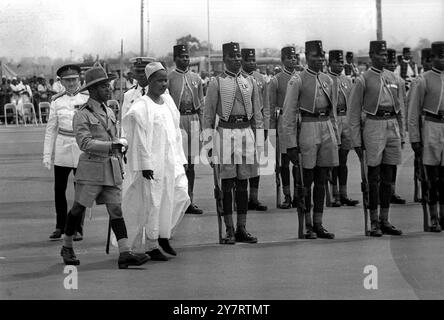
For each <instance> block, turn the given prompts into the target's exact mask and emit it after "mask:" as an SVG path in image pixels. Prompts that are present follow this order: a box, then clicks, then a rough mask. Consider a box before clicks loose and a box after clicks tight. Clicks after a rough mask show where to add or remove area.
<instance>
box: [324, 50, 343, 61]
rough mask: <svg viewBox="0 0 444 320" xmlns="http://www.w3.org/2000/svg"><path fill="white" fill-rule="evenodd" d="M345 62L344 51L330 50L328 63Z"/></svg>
mask: <svg viewBox="0 0 444 320" xmlns="http://www.w3.org/2000/svg"><path fill="white" fill-rule="evenodd" d="M333 60H336V61H344V51H342V50H330V51H329V52H328V61H333Z"/></svg>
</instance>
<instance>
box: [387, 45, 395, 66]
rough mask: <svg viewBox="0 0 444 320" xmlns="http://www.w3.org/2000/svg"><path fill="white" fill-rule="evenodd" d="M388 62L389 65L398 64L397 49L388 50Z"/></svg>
mask: <svg viewBox="0 0 444 320" xmlns="http://www.w3.org/2000/svg"><path fill="white" fill-rule="evenodd" d="M387 62H388V63H396V62H397V58H396V50H395V49H391V48H389V49H387Z"/></svg>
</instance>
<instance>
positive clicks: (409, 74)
mask: <svg viewBox="0 0 444 320" xmlns="http://www.w3.org/2000/svg"><path fill="white" fill-rule="evenodd" d="M394 72H395V74H396V75H398V76H400V77H401V78H402V79H404V81H405V84H406V91H408V90H409V88H410V83H411V82H412V80H413V79H414V78H416V77H417V76H418V65H417V64H416V63H415V62H414V61H413V60H412V53H411V51H410V48H408V47H406V48H403V49H402V59H401V62H400V64H399V66H398V67H397V68H396V69H395V71H394Z"/></svg>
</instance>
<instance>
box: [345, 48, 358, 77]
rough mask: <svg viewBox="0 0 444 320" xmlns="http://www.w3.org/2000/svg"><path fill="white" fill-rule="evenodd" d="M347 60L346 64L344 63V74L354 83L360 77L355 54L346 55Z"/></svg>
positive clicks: (348, 53) (349, 52)
mask: <svg viewBox="0 0 444 320" xmlns="http://www.w3.org/2000/svg"><path fill="white" fill-rule="evenodd" d="M345 60H346V62H345V63H344V73H345V75H346V76H347V77H350V78H351V79H352V80H353V82H354V80H355V78H356V77H357V76H358V74H359V72H358V68H357V67H356V65H355V64H354V62H353V52H351V51H348V52H347V53H346V54H345Z"/></svg>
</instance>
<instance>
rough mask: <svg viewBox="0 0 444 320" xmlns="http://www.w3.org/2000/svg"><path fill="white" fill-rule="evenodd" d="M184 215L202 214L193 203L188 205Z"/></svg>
mask: <svg viewBox="0 0 444 320" xmlns="http://www.w3.org/2000/svg"><path fill="white" fill-rule="evenodd" d="M185 213H186V214H203V211H202V210H201V209H199V208H198V207H197V206H196V205H195V204H194V203H192V204H190V205H189V206H188V209H187V211H185Z"/></svg>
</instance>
